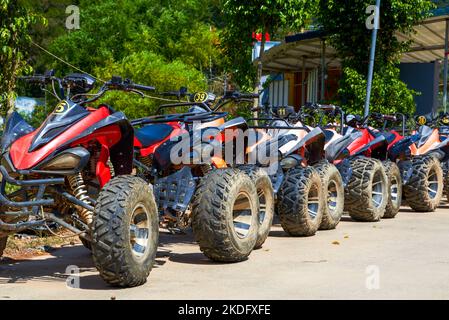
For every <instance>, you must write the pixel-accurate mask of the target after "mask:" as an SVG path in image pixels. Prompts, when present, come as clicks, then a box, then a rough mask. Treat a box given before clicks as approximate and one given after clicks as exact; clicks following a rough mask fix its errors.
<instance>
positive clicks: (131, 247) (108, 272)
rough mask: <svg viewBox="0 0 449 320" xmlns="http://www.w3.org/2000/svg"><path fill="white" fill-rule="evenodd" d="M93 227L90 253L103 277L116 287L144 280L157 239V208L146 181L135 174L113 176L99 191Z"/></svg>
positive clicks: (154, 254)
mask: <svg viewBox="0 0 449 320" xmlns="http://www.w3.org/2000/svg"><path fill="white" fill-rule="evenodd" d="M92 228H93V230H92V255H93V259H94V263H95V266H96V267H97V269H98V271H99V272H100V276H101V277H102V278H103V280H105V281H106V282H107V283H109V284H111V285H113V286H118V287H135V286H139V285H142V284H144V283H145V282H146V280H147V278H148V275H149V273H150V271H151V269H152V267H153V264H154V261H155V258H156V252H157V246H158V240H159V222H158V212H157V207H156V202H155V200H154V195H153V193H152V191H151V189H150V187H149V186H148V184H147V183H146V182H145V181H144V180H142V179H140V178H138V177H135V176H118V177H115V178H113V179H112V180H111V181H110V182H109V183H107V184H106V185H105V186H104V188H103V189H102V190H101V192H100V195H99V197H98V200H97V203H96V205H95V211H94V216H93V223H92Z"/></svg>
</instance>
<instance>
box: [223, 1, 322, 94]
mask: <svg viewBox="0 0 449 320" xmlns="http://www.w3.org/2000/svg"><path fill="white" fill-rule="evenodd" d="M317 2H318V1H317V0H263V1H260V0H250V1H240V0H225V1H224V3H223V8H222V13H223V15H224V17H225V22H226V25H225V29H224V30H223V32H222V33H221V38H222V42H223V43H222V47H223V51H224V54H225V55H226V58H227V59H226V61H225V63H226V67H227V69H228V70H229V71H230V72H231V73H232V75H233V80H234V81H235V82H236V83H237V84H238V85H240V86H242V87H245V88H248V87H252V86H253V85H254V83H255V75H256V72H255V70H254V66H253V65H252V63H251V52H252V51H251V49H252V43H253V39H252V33H253V32H261V33H275V32H276V31H277V30H278V29H281V28H288V29H292V30H298V29H299V28H301V27H303V26H304V25H305V24H306V22H307V21H308V19H310V17H311V16H312V14H314V13H315V10H316V4H317ZM256 81H257V80H256Z"/></svg>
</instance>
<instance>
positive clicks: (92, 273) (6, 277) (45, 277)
mask: <svg viewBox="0 0 449 320" xmlns="http://www.w3.org/2000/svg"><path fill="white" fill-rule="evenodd" d="M179 244H190V245H191V244H196V243H195V240H194V239H193V236H192V234H191V233H190V234H176V235H172V234H170V233H168V232H165V231H161V233H160V243H159V248H158V252H157V255H156V263H155V265H154V268H160V267H162V266H163V265H164V264H165V263H166V262H167V260H168V259H169V260H170V261H173V262H176V263H188V264H214V262H211V261H210V260H208V259H207V258H206V257H205V256H204V255H203V254H201V253H184V254H179V253H173V252H172V249H171V248H172V247H173V246H175V245H179ZM69 266H76V267H77V268H79V272H80V277H81V279H82V281H80V288H81V289H89V290H111V289H113V288H112V287H110V286H109V285H107V284H106V283H105V282H104V281H103V280H102V279H101V278H100V276H99V275H98V273H97V271H96V268H95V265H94V262H93V260H92V256H91V253H90V251H88V250H87V249H86V248H84V247H83V246H70V247H63V248H58V249H55V250H53V251H52V252H50V253H49V254H48V255H47V256H42V257H40V258H37V259H23V260H21V259H20V260H18V259H10V258H7V257H4V258H0V286H1V285H2V284H11V283H26V282H28V281H33V280H39V281H44V282H54V281H57V282H66V280H67V277H68V276H69V275H68V274H67V273H66V271H67V268H68V267H69Z"/></svg>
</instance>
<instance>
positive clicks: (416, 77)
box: [399, 62, 440, 115]
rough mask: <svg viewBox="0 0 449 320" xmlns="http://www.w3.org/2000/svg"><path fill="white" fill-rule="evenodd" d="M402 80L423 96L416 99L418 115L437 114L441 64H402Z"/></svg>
mask: <svg viewBox="0 0 449 320" xmlns="http://www.w3.org/2000/svg"><path fill="white" fill-rule="evenodd" d="M399 68H400V70H401V80H402V81H404V82H405V83H406V84H407V87H408V88H410V89H413V90H415V91H417V92H420V93H421V94H420V95H418V96H416V97H415V102H416V113H417V114H418V115H425V114H428V113H432V112H437V109H438V84H439V82H440V81H439V80H440V79H439V77H440V64H439V63H438V62H433V63H401V65H400V66H399Z"/></svg>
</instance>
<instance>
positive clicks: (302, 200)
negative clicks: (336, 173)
mask: <svg viewBox="0 0 449 320" xmlns="http://www.w3.org/2000/svg"><path fill="white" fill-rule="evenodd" d="M322 199H323V186H322V184H321V179H320V175H319V174H318V172H317V170H315V169H314V168H312V167H308V168H296V169H291V170H289V171H288V172H287V174H286V176H285V180H284V182H283V183H282V185H281V188H280V190H279V194H278V201H277V210H278V214H279V219H280V221H281V226H282V228H283V229H284V231H285V232H287V234H289V235H290V236H294V237H308V236H313V235H314V234H315V233H316V232H317V230H318V228H319V227H320V225H321V221H322V218H323V206H324V201H323V200H322Z"/></svg>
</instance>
